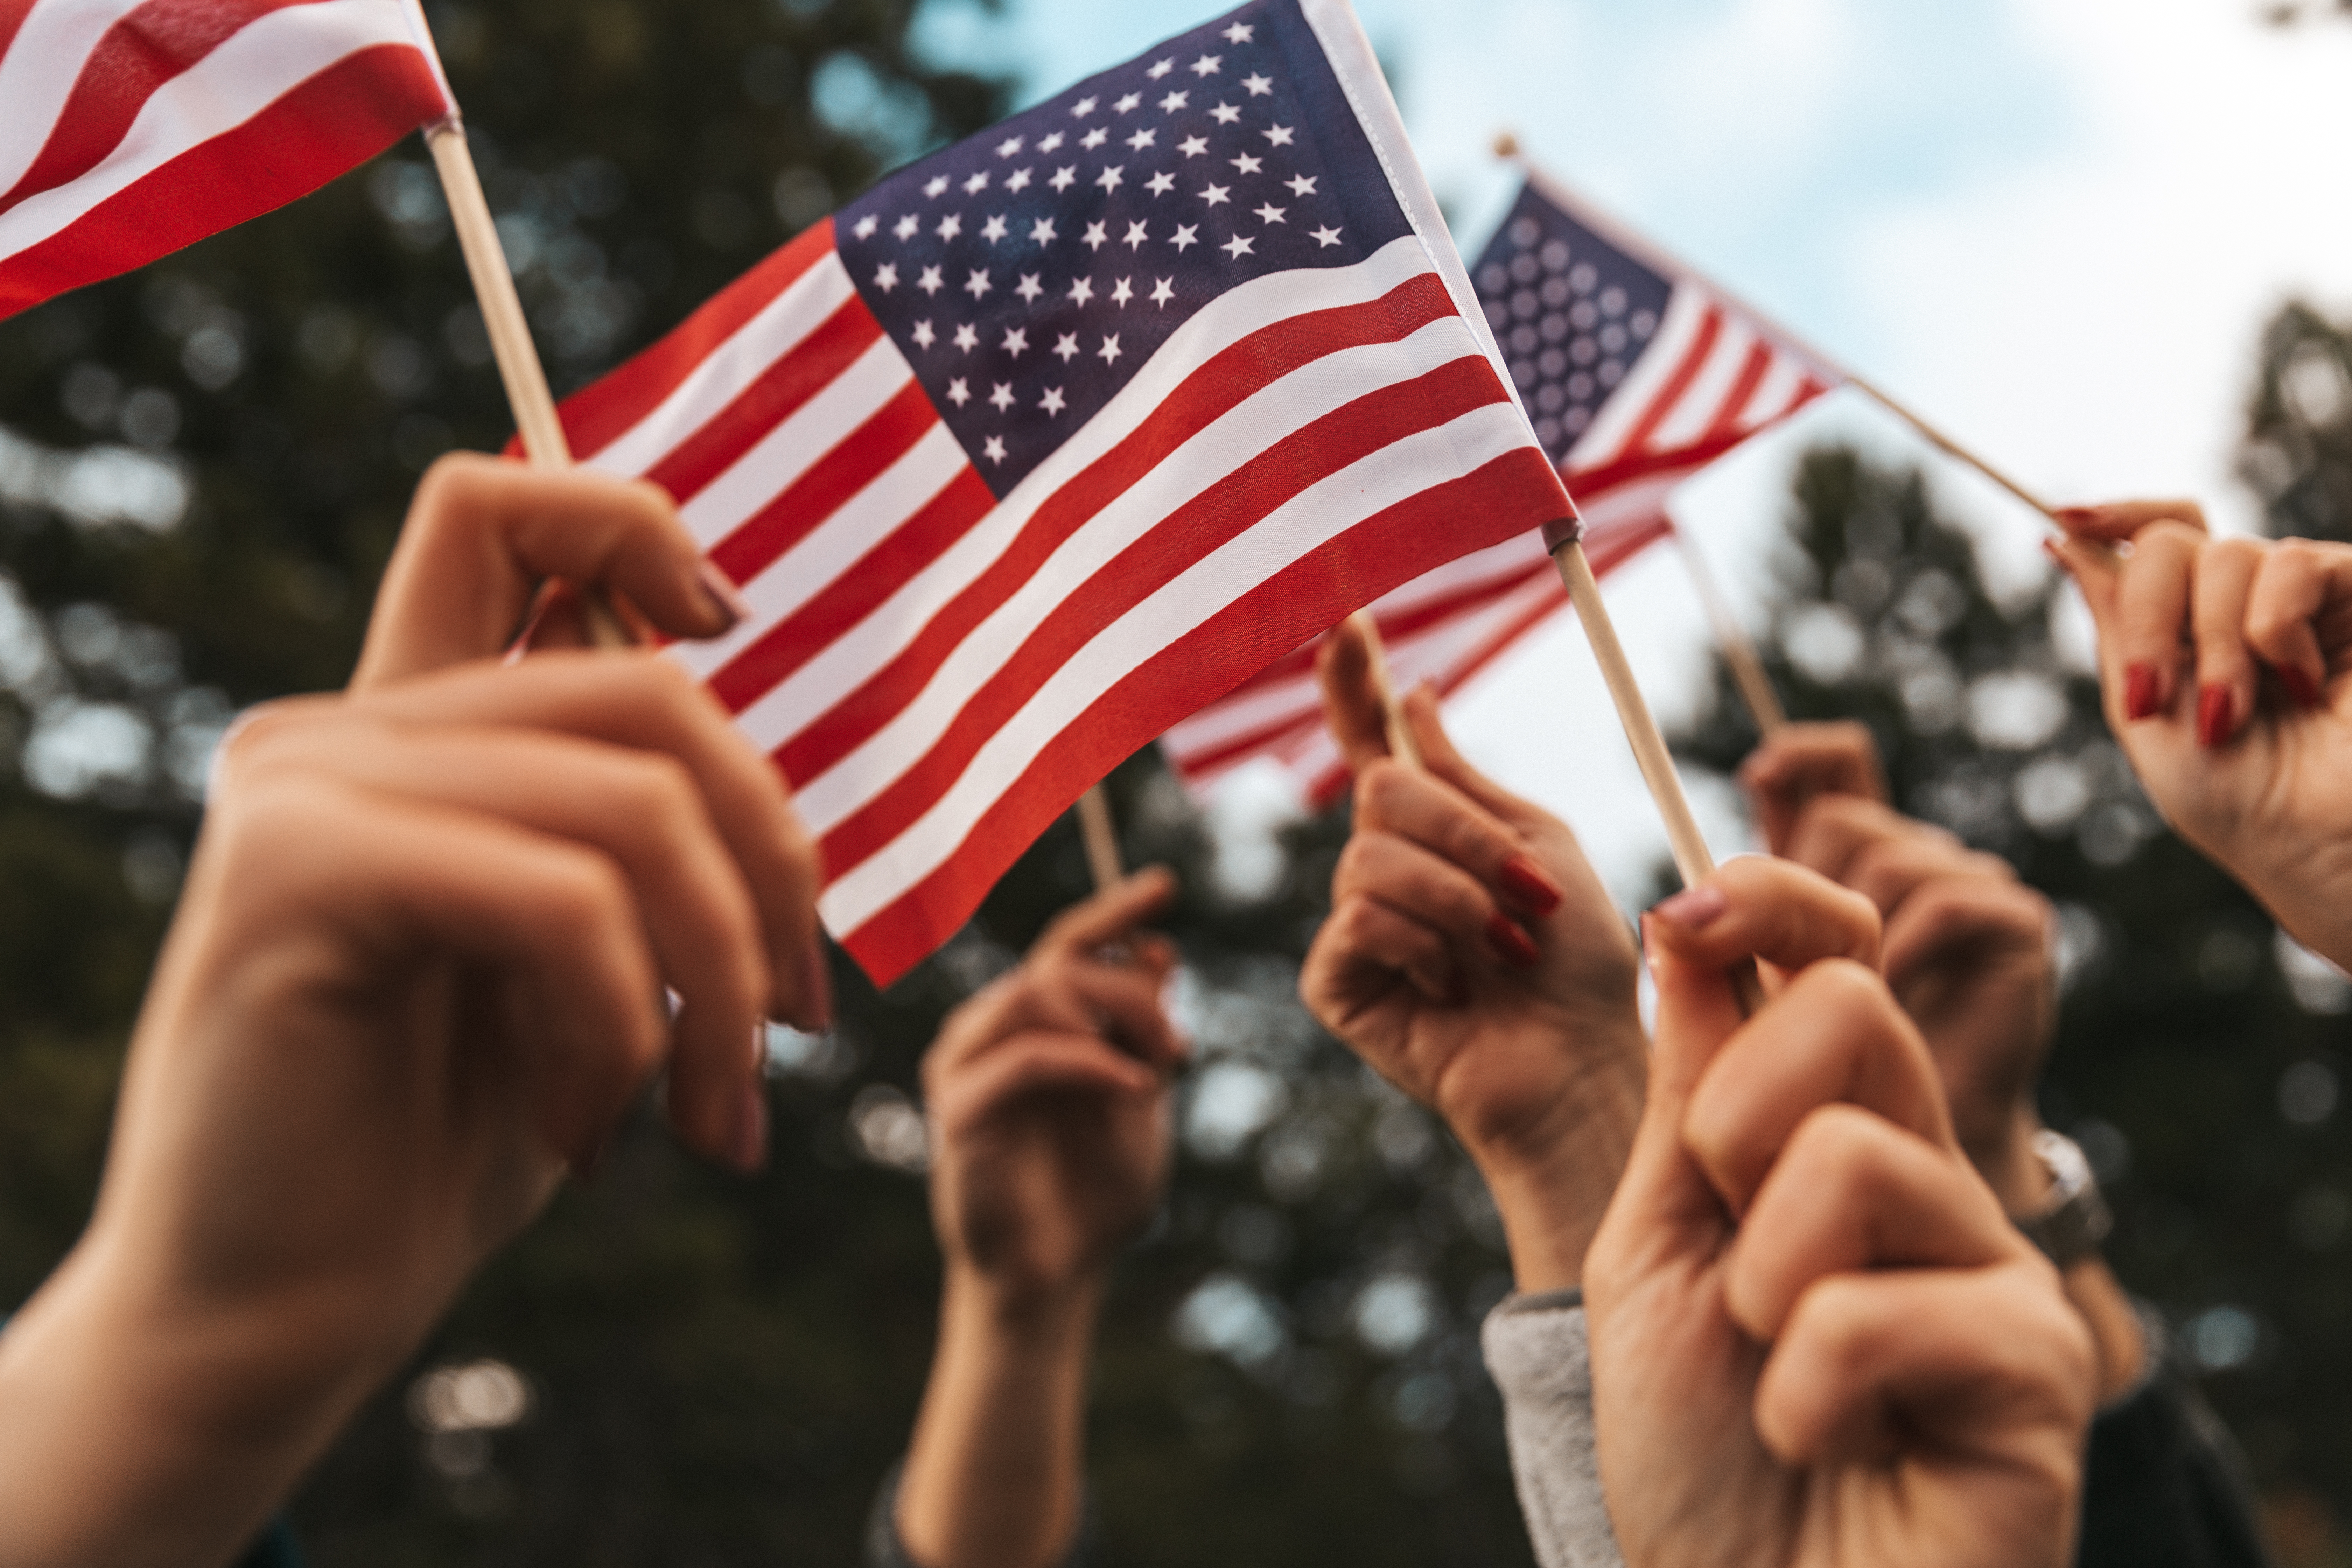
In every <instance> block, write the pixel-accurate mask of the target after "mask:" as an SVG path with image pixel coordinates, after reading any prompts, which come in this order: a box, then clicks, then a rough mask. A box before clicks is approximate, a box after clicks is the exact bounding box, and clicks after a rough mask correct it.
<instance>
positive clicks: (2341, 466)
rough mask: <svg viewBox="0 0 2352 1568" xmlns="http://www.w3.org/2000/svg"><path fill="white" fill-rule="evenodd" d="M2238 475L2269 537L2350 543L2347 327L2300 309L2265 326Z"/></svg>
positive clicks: (2350, 344)
mask: <svg viewBox="0 0 2352 1568" xmlns="http://www.w3.org/2000/svg"><path fill="white" fill-rule="evenodd" d="M2239 467H2240V470H2241V471H2242V473H2243V474H2244V475H2245V478H2246V481H2247V482H2248V483H2249V484H2251V485H2252V486H2253V487H2254V489H2255V492H2256V493H2257V494H2259V495H2260V496H2261V497H2262V498H2263V501H2264V502H2265V503H2266V505H2267V509H2268V510H2269V513H2270V522H2271V531H2272V532H2273V533H2274V534H2277V535H2279V536H2281V537H2284V536H2286V535H2289V534H2296V535H2300V536H2302V537H2304V538H2305V539H2336V540H2343V541H2346V542H2352V326H2336V325H2334V324H2332V323H2330V322H2329V321H2327V320H2326V318H2325V317H2324V316H2322V315H2321V314H2320V313H2319V312H2318V311H2316V310H2313V309H2312V308H2311V307H2310V306H2308V305H2301V304H2296V305H2289V306H2288V307H2286V309H2284V310H2281V311H2280V312H2279V313H2278V315H2277V316H2276V317H2274V318H2273V320H2272V321H2271V324H2270V326H2269V327H2268V328H2267V329H2265V330H2264V331H2263V342H2262V379H2261V382H2260V384H2259V389H2258V390H2257V391H2256V393H2255V395H2254V399H2253V405H2252V408H2250V409H2249V410H2248V420H2247V438H2246V444H2245V447H2244V449H2243V452H2242V457H2241V458H2240V462H2239Z"/></svg>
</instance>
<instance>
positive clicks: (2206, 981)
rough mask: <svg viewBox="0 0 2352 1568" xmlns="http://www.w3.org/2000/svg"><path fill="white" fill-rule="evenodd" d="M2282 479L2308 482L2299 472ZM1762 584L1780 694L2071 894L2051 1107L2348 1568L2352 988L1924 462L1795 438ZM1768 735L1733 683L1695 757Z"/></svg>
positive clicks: (2040, 590) (2125, 1238)
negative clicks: (2167, 816)
mask: <svg viewBox="0 0 2352 1568" xmlns="http://www.w3.org/2000/svg"><path fill="white" fill-rule="evenodd" d="M2335 341H2336V342H2337V343H2338V344H2339V345H2340V342H2341V340H2340V339H2337V340H2335ZM2277 344H2278V334H2277V333H2276V331H2274V333H2273V346H2274V347H2276V346H2277ZM2282 355H2284V356H2286V357H2289V358H2291V351H2287V350H2282V351H2281V354H2279V355H2273V356H2272V358H2273V363H2274V365H2275V364H2277V363H2280V362H2281V358H2282ZM2277 383H2278V377H2277V375H2275V374H2273V375H2271V376H2266V378H2265V392H2264V395H2263V401H2262V404H2261V406H2262V407H2263V408H2264V409H2268V408H2270V407H2272V406H2273V405H2274V403H2275V400H2276V398H2275V389H2276V386H2277ZM2259 417H2260V416H2258V420H2259ZM2317 423H2324V422H2317ZM2260 427H2261V426H2259V424H2258V428H2260ZM2337 428H2339V429H2340V428H2341V427H2340V426H2338V427H2337ZM2264 438H2265V439H2268V438H2269V437H2264ZM2341 439H2342V437H2341V436H2340V435H2339V436H2337V437H2336V440H2338V441H2339V442H2340V441H2341ZM2316 449H2317V448H2316V447H2308V448H2297V450H2298V452H2299V453H2300V452H2304V451H2315V450H2316ZM2336 449H2337V450H2338V451H2340V450H2341V449H2342V448H2341V447H2340V446H2339V447H2337V448H2336ZM2304 460H2305V461H2308V460H2309V459H2308V458H2305V459H2304ZM2339 482H2340V481H2339ZM2276 493H2279V494H2287V493H2293V494H2295V495H2311V494H2318V493H2322V492H2321V491H2320V490H2319V489H2316V488H2315V487H2313V486H2312V485H2310V484H2307V483H2306V482H2305V475H2304V474H2303V473H2300V472H2298V473H2297V474H2296V475H2294V476H2293V477H2292V479H2291V482H2289V483H2287V484H2284V485H2282V486H2281V488H2280V489H2279V491H2277V492H2276ZM2339 493H2340V492H2339ZM2339 515H2342V516H2346V517H2352V513H2347V514H2339ZM1775 576H1776V579H1777V595H1778V596H1777V603H1776V604H1775V606H1774V609H1773V626H1772V635H1771V637H1770V638H1769V640H1768V663H1769V666H1770V668H1771V669H1772V673H1773V676H1774V679H1775V680H1776V682H1777V684H1778V685H1779V687H1780V692H1781V694H1782V696H1783V698H1784V699H1785V700H1786V701H1787V703H1788V706H1789V710H1790V713H1791V715H1792V716H1794V717H1797V718H1800V719H1833V718H1858V719H1861V720H1864V721H1866V722H1868V723H1869V725H1870V726H1871V728H1872V729H1873V730H1874V731H1875V732H1876V734H1877V736H1878V741H1879V744H1880V747H1881V749H1882V750H1883V752H1885V757H1886V760H1887V765H1888V776H1889V779H1890V781H1891V784H1892V786H1893V788H1894V791H1895V799H1896V802H1897V804H1898V805H1900V806H1901V807H1902V808H1903V809H1904V810H1905V811H1906V812H1909V813H1911V814H1912V815H1914V816H1920V817H1924V818H1926V819H1928V820H1931V821H1935V822H1939V823H1941V824H1943V825H1945V826H1948V827H1949V828H1951V829H1952V830H1953V831H1954V832H1956V833H1958V834H1959V835H1960V836H1961V837H1964V838H1966V839H1967V840H1969V842H1970V843H1971V844H1974V845H1976V846H1978V847H1982V848H1986V849H1990V850H1993V851H1995V852H1997V853H1999V854H2001V855H2003V856H2005V857H2007V858H2009V859H2010V860H2011V862H2012V863H2013V864H2014V865H2015V866H2016V867H2017V868H2018V869H2019V871H2020V872H2021V874H2022V875H2023V876H2024V877H2025V878H2026V879H2027V880H2029V881H2031V882H2032V883H2033V884H2034V885H2035V886H2037V887H2039V888H2041V889H2042V890H2043V891H2045V892H2047V893H2048V894H2049V895H2050V896H2051V897H2052V898H2053V900H2056V901H2057V903H2058V906H2059V910H2060V914H2061V935H2060V953H2059V961H2060V964H2061V972H2062V974H2063V1009H2062V1016H2061V1022H2060V1027H2059V1034H2058V1038H2057V1042H2056V1046H2055V1048H2054V1051H2053V1057H2052V1061H2051V1065H2050V1069H2049V1075H2048V1078H2047V1079H2046V1081H2045V1084H2044V1087H2043V1090H2042V1102H2043V1110H2044V1113H2045V1115H2046V1116H2047V1118H2048V1119H2049V1121H2051V1123H2052V1125H2053V1126H2055V1127H2058V1128H2060V1129H2061V1130H2063V1131H2070V1132H2071V1133H2072V1134H2073V1135H2074V1137H2075V1138H2076V1139H2077V1140H2078V1141H2080V1142H2082V1144H2083V1145H2084V1149H2085V1151H2086V1152H2088V1153H2089V1154H2090V1156H2091V1158H2092V1160H2093V1161H2094V1163H2095V1164H2096V1165H2097V1167H2098V1169H2099V1173H2100V1176H2101V1179H2102V1181H2103V1182H2104V1183H2105V1185H2106V1187H2107V1190H2108V1193H2109V1194H2110V1197H2111V1200H2112V1201H2113V1203H2114V1205H2115V1207H2116V1214H2117V1216H2118V1221H2119V1224H2118V1228H2117V1233H2116V1237H2115V1238H2114V1239H2113V1240H2112V1241H2111V1243H2110V1244H2109V1254H2110V1256H2111V1258H2113V1260H2114V1262H2115V1264H2116V1270H2117V1272H2118V1273H2119V1274H2120V1275H2121V1276H2122V1277H2123V1279H2124V1281H2125V1282H2126V1285H2128V1286H2129V1287H2130V1288H2132V1289H2135V1290H2137V1291H2138V1292H2140V1293H2142V1294H2144V1295H2146V1296H2147V1297H2148V1298H2150V1299H2151V1300H2155V1301H2156V1302H2158V1304H2159V1305H2161V1306H2162V1307H2163V1309H2164V1310H2165V1311H2166V1313H2167V1315H2168V1317H2169V1319H2170V1321H2172V1322H2173V1323H2174V1324H2175V1325H2176V1326H2178V1327H2179V1330H2180V1331H2181V1332H2182V1334H2183V1336H2184V1339H2185V1342H2186V1343H2187V1345H2188V1347H2189V1351H2190V1352H2191V1353H2192V1354H2193V1355H2194V1356H2195V1358H2196V1359H2197V1361H2198V1362H2199V1363H2200V1364H2201V1365H2202V1367H2203V1368H2204V1369H2205V1371H2206V1373H2207V1374H2208V1382H2209V1388H2210V1393H2211V1394H2212V1396H2213V1398H2214V1401H2215V1403H2216V1405H2218V1406H2219V1407H2220V1409H2221V1411H2222V1413H2223V1414H2224V1415H2225V1416H2226V1417H2227V1418H2228V1419H2229V1420H2230V1421H2231V1425H2232V1426H2233V1427H2234V1428H2235V1430H2236V1431H2237V1432H2238V1433H2239V1434H2240V1436H2242V1439H2243V1440H2244V1442H2245V1444H2246V1447H2247V1449H2248V1451H2249V1454H2250V1456H2251V1458H2252V1460H2253V1462H2254V1464H2255V1466H2256V1468H2257V1469H2258V1471H2259V1472H2260V1477H2261V1479H2262V1482H2263V1487H2264V1488H2265V1490H2266V1491H2267V1492H2268V1493H2269V1494H2270V1495H2271V1496H2272V1497H2273V1499H2274V1500H2277V1501H2278V1503H2279V1504H2280V1506H2281V1508H2282V1509H2283V1510H2284V1517H2287V1518H2291V1519H2292V1520H2293V1521H2294V1522H2295V1527H2296V1530H2297V1531H2298V1533H2297V1535H2296V1539H2297V1541H2298V1542H2303V1543H2305V1546H2306V1547H2307V1549H2308V1551H2307V1554H2305V1555H2301V1556H2298V1558H2297V1561H2298V1562H2301V1561H2309V1562H2314V1563H2318V1562H2334V1561H2336V1560H2337V1559H2336V1557H2335V1556H2334V1555H2333V1553H2334V1552H2336V1550H2337V1546H2336V1543H2335V1542H2336V1535H2335V1526H2334V1524H2333V1520H2334V1519H2335V1518H2336V1517H2337V1516H2338V1515H2340V1514H2342V1512H2343V1511H2344V1510H2346V1509H2347V1508H2352V1481H2347V1478H2352V1421H2347V1418H2346V1415H2345V1412H2346V1410H2347V1398H2352V1333H2347V1308H2352V1282H2347V1274H2346V1271H2345V1267H2344V1248H2345V1247H2346V1245H2347V1242H2352V1136H2347V1129H2346V1127H2345V1125H2344V1122H2343V1121H2342V1119H2341V1118H2340V1117H2339V1114H2338V1113H2339V1110H2341V1106H2340V1104H2339V1087H2340V1075H2341V1074H2342V1073H2343V1071H2344V1070H2345V1062H2344V1057H2343V1051H2344V1047H2345V1044H2346V1017H2347V1012H2352V984H2347V982H2346V981H2345V979H2344V978H2343V977H2342V976H2341V975H2339V974H2337V973H2335V972H2334V971H2333V970H2332V969H2331V968H2329V967H2328V966H2327V965H2326V963H2323V962H2321V961H2319V960H2317V959H2315V958H2314V957H2313V956H2312V955H2310V954H2309V953H2306V952H2304V951H2303V950H2302V949H2300V948H2298V947H2296V946H2295V945H2294V943H2293V942H2289V941H2288V940H2287V939H2286V938H2285V937H2284V935H2283V934H2282V933H2280V932H2279V931H2277V930H2276V929H2275V928H2274V927H2273V924H2272V922H2271V921H2270V920H2269V919H2268V917H2267V916H2265V915H2264V914H2263V911H2262V910H2261V909H2260V908H2259V907H2258V906H2257V905H2256V904H2255V903H2254V902H2253V900H2252V899H2250V898H2249V897H2248V896H2247V895H2246V894H2245V893H2244V892H2243V891H2242V890H2241V889H2239V888H2238V887H2237V886H2236V885H2235V884H2234V883H2232V882H2231V881H2230V880H2229V879H2227V878H2225V877H2223V876H2222V875H2221V873H2220V872H2219V871H2217V870H2215V869H2214V868H2212V867H2211V866H2210V864H2209V863H2207V862H2206V861H2205V860H2203V859H2202V858H2200V857H2199V856H2198V855H2197V854H2196V853H2195V852H2194V851H2192V850H2190V849H2189V848H2188V847H2186V846H2184V845H2182V844H2181V843H2179V841H2178V840H2177V839H2175V838H2174V837H2172V836H2171V835H2170V833H2169V832H2168V831H2167V830H2165V829H2164V828H2163V826H2161V824H2160V823H2159V822H2158V819H2157V817H2156V816H2155V814H2154V812H2153V811H2152V810H2151V809H2150V808H2149V806H2148V805H2147V802H2146V799H2145V797H2144V796H2143V795H2141V794H2140V791H2139V789H2138V786H2137V783H2136V782H2135V780H2134V779H2133V777H2132V774H2131V771H2130V769H2129V767H2128V765H2127V764H2126V763H2125V761H2124V758H2123V756H2122V753H2121V752H2119V751H2118V750H2117V748H2116V745H2115V744H2114V742H2113V741H2112V740H2111V739H2110V738H2109V736H2108V731H2107V728H2106V724H2105V720H2104V719H2103V718H2102V716H2101V713H2100V709H2099V701H2098V690H2097V687H2096V685H2095V682H2094V681H2093V680H2092V679H2090V677H2089V676H2088V675H2087V674H2086V673H2085V672H2084V669H2083V668H2081V667H2080V666H2079V665H2077V664H2076V663H2074V662H2072V661H2070V659H2069V658H2067V657H2066V656H2065V655H2064V654H2063V652H2062V651H2061V638H2060V637H2059V635H2058V633H2057V630H2056V629H2055V626H2054V625H2053V617H2059V616H2062V613H2063V604H2064V601H2063V598H2062V596H2061V593H2060V590H2059V587H2058V585H2057V584H2055V583H2054V582H2053V581H2052V580H2050V579H2048V578H2045V579H2043V580H2042V583H2041V584H2039V585H2038V586H2034V587H2031V588H2029V589H2028V590H2026V591H2024V592H2021V593H2020V594H2017V595H2013V596H2011V597H2008V598H1995V597H1994V596H1993V595H1991V594H1990V592H1989V591H1988V589H1987V587H1986V585H1985V581H1984V577H1983V575H1982V574H1981V573H1980V572H1979V570H1978V566H1977V563H1976V559H1975V551H1974V548H1973V546H1972V544H1971V542H1970V540H1969V536H1968V535H1967V534H1966V533H1965V532H1963V531H1961V530H1960V529H1959V528H1958V527H1957V526H1956V525H1955V524H1954V523H1953V522H1952V521H1949V520H1948V518H1947V517H1945V516H1943V515H1942V514H1940V513H1939V512H1938V510H1937V508H1936V506H1935V504H1934V501H1933V500H1932V498H1931V496H1930V493H1929V491H1928V489H1927V485H1926V484H1925V483H1924V482H1923V480H1922V479H1920V477H1919V476H1918V475H1917V474H1916V473H1897V472H1890V471H1887V470H1885V469H1883V468H1878V467H1875V466H1874V465H1873V464H1871V463H1869V462H1867V461H1865V460H1864V458H1861V457H1859V456H1858V455H1856V454H1855V453H1853V452H1851V451H1844V450H1828V451H1819V452H1815V453H1812V454H1811V455H1810V456H1808V457H1807V458H1805V460H1804V462H1803V464H1802V467H1801V470H1800V472H1799V474H1798V477H1797V483H1796V495H1795V503H1794V506H1793V509H1792V510H1791V512H1790V518H1789V522H1788V531H1787V535H1786V538H1785V541H1784V543H1783V546H1782V548H1781V551H1780V556H1779V558H1778V560H1777V563H1776V572H1775ZM1754 740H1755V734H1754V731H1753V729H1752V727H1751V726H1750V723H1749V721H1748V718H1747V716H1746V711H1745V710H1744V709H1743V708H1742V707H1740V706H1739V704H1738V697H1737V694H1736V691H1735V690H1734V689H1733V688H1732V687H1731V686H1730V684H1729V680H1728V678H1727V676H1720V675H1719V677H1718V680H1717V700H1716V702H1715V704H1714V708H1713V711H1712V712H1711V714H1710V715H1709V716H1708V717H1707V718H1706V719H1705V720H1704V721H1702V722H1701V723H1700V724H1698V725H1697V726H1696V728H1695V730H1694V731H1693V732H1692V733H1690V734H1689V735H1687V736H1685V737H1684V738H1683V747H1684V750H1685V752H1686V754H1687V755H1688V756H1689V757H1690V758H1691V759H1692V761H1693V762H1694V763H1696V764H1698V765H1702V766H1706V767H1712V768H1717V769H1726V770H1727V769H1729V768H1730V767H1732V766H1734V765H1736V764H1737V763H1738V760H1739V758H1740V757H1741V756H1743V755H1744V754H1745V753H1746V752H1747V750H1748V748H1749V747H1750V746H1751V745H1752V744H1753V743H1754Z"/></svg>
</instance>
